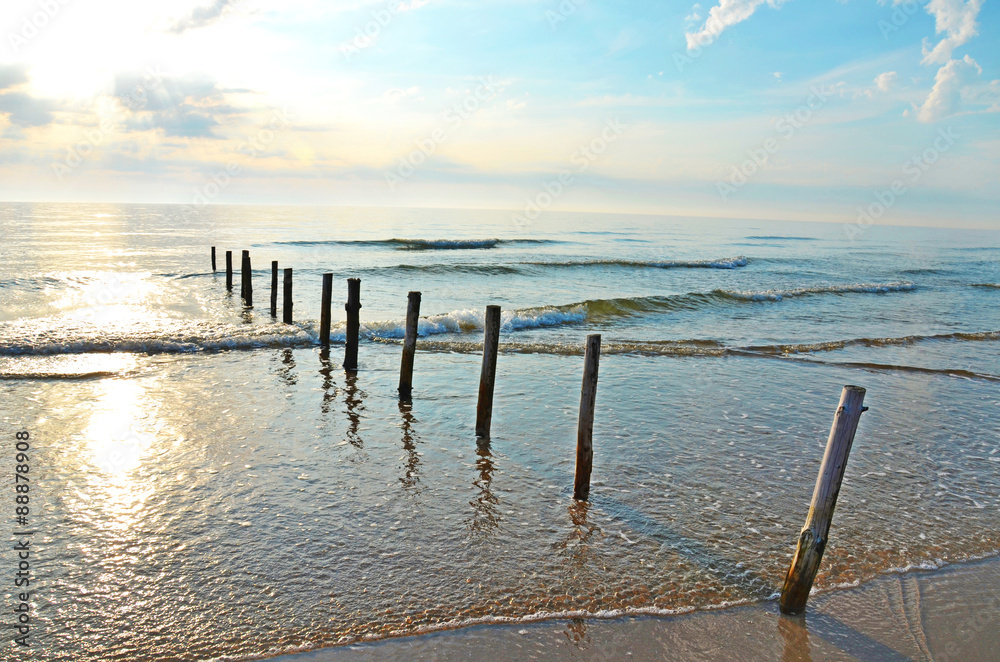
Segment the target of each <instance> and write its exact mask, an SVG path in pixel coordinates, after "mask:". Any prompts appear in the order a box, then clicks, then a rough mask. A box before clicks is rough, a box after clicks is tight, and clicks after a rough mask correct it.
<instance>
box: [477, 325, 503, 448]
mask: <svg viewBox="0 0 1000 662" xmlns="http://www.w3.org/2000/svg"><path fill="white" fill-rule="evenodd" d="M499 345H500V306H486V329H485V331H484V332H483V369H482V372H481V373H480V374H479V404H478V405H477V406H476V436H477V437H479V438H481V439H488V438H489V436H490V425H491V424H492V423H493V386H494V385H495V384H496V377H497V349H498V347H499Z"/></svg>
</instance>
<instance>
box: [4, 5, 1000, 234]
mask: <svg viewBox="0 0 1000 662" xmlns="http://www.w3.org/2000/svg"><path fill="white" fill-rule="evenodd" d="M996 5H997V3H996V2H986V0H967V1H963V0H930V1H929V2H925V1H919V2H918V1H917V0H904V1H902V2H898V1H894V0H886V1H884V2H878V1H877V0H846V1H836V0H819V1H815V2H806V1H805V0H771V1H765V0H714V1H713V0H706V1H704V2H700V3H697V4H692V3H690V2H669V1H668V2H662V1H660V2H654V1H649V0H631V1H624V0H618V1H611V0H375V1H369V0H327V1H325V2H322V1H319V0H169V1H167V0H144V1H143V2H136V1H135V0H4V3H3V8H2V9H0V37H2V43H0V200H7V201H105V202H177V203H185V204H190V205H208V204H247V203H266V204H271V203H280V204H329V205H351V206H353V205H369V206H390V207H391V206H411V207H449V208H489V209H510V210H512V214H517V215H520V216H521V217H523V218H526V219H533V218H536V217H537V216H538V215H539V214H541V213H543V212H544V211H547V210H549V209H553V210H564V211H595V212H628V213H647V214H675V215H690V216H711V217H724V218H765V219H789V220H817V221H831V222H843V223H849V224H850V223H854V224H857V225H859V226H866V225H868V224H871V223H886V224H916V225H936V226H946V227H947V226H956V227H957V226H964V227H988V228H997V229H1000V212H998V210H1000V186H997V183H998V182H1000V114H998V113H1000V20H998V18H1000V10H998V9H997V7H996Z"/></svg>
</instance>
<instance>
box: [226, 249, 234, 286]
mask: <svg viewBox="0 0 1000 662" xmlns="http://www.w3.org/2000/svg"><path fill="white" fill-rule="evenodd" d="M226 289H227V290H229V291H230V292H232V291H233V252H232V251H226Z"/></svg>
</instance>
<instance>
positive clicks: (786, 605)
mask: <svg viewBox="0 0 1000 662" xmlns="http://www.w3.org/2000/svg"><path fill="white" fill-rule="evenodd" d="M864 402H865V389H863V388H861V387H860V386H845V387H844V391H843V393H842V394H841V396H840V406H839V407H838V408H837V413H836V414H835V415H834V417H833V427H832V428H830V438H829V439H828V440H827V442H826V453H825V454H824V455H823V464H822V465H820V468H819V476H818V477H817V478H816V488H815V490H813V497H812V504H811V505H810V506H809V515H808V517H806V524H805V526H804V527H802V532H801V533H800V534H799V544H798V548H797V549H796V550H795V557H794V558H793V559H792V565H791V567H790V568H789V569H788V576H787V577H786V578H785V586H784V588H782V589H781V603H780V605H781V613H783V614H789V615H795V614H801V613H802V612H804V611H805V609H806V601H807V600H809V591H810V589H812V585H813V580H814V579H815V578H816V571H818V570H819V564H820V561H822V560H823V551H824V550H825V549H826V543H827V542H828V536H829V534H830V524H831V522H833V511H834V508H836V506H837V495H838V494H839V493H840V483H841V481H842V480H843V479H844V470H845V469H846V468H847V456H848V455H850V453H851V444H853V443H854V433H855V432H856V431H857V429H858V421H859V420H861V414H862V412H865V411H868V408H867V407H864V406H863V405H864Z"/></svg>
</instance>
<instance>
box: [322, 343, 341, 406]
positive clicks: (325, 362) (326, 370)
mask: <svg viewBox="0 0 1000 662" xmlns="http://www.w3.org/2000/svg"><path fill="white" fill-rule="evenodd" d="M319 364H320V368H319V374H320V375H322V377H323V404H321V405H320V411H321V412H323V413H324V414H329V413H330V405H331V404H332V403H333V402H334V400H336V399H337V385H336V384H334V382H333V363H331V362H330V349H329V348H323V349H321V350H320V352H319Z"/></svg>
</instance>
